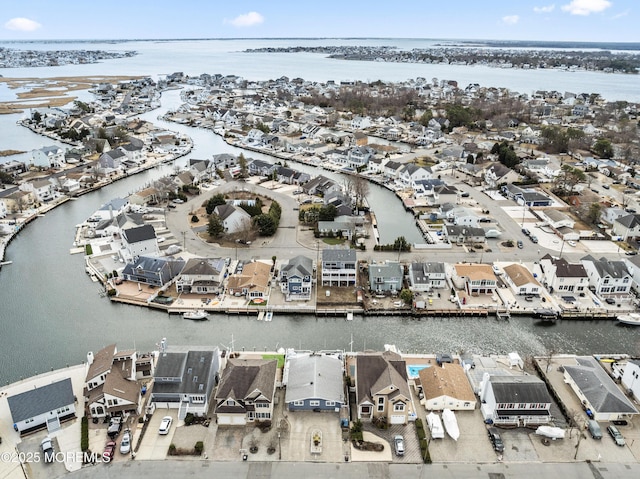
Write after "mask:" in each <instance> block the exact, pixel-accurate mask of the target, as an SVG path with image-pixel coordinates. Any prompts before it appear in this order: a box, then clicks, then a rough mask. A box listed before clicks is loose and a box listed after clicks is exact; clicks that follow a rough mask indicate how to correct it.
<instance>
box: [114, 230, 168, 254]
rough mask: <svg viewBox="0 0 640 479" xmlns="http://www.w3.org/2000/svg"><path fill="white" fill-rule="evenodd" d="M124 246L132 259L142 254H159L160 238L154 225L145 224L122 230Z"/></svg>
mask: <svg viewBox="0 0 640 479" xmlns="http://www.w3.org/2000/svg"><path fill="white" fill-rule="evenodd" d="M122 246H123V249H124V250H125V251H126V252H127V253H128V256H129V257H130V258H132V259H135V258H137V257H138V256H141V255H146V256H158V255H159V254H160V249H159V248H158V238H157V237H156V230H154V229H153V226H151V225H148V224H144V225H142V226H136V227H133V228H127V229H123V230H122Z"/></svg>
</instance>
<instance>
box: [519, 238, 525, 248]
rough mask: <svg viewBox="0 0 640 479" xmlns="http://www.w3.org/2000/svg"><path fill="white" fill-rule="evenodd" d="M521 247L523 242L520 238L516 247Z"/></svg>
mask: <svg viewBox="0 0 640 479" xmlns="http://www.w3.org/2000/svg"><path fill="white" fill-rule="evenodd" d="M522 248H524V243H523V242H522V240H518V249H522Z"/></svg>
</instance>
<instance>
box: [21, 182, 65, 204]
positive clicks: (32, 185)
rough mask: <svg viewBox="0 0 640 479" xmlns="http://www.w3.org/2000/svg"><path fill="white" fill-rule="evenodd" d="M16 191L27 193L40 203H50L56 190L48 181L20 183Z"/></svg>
mask: <svg viewBox="0 0 640 479" xmlns="http://www.w3.org/2000/svg"><path fill="white" fill-rule="evenodd" d="M18 189H20V190H21V191H28V192H29V193H31V194H32V195H33V196H34V197H35V198H36V200H38V201H40V202H41V203H44V202H46V201H51V200H52V199H54V198H55V197H56V196H57V195H56V189H55V187H54V185H53V183H51V182H50V181H49V180H34V181H27V182H24V183H22V184H21V185H20V186H19V187H18Z"/></svg>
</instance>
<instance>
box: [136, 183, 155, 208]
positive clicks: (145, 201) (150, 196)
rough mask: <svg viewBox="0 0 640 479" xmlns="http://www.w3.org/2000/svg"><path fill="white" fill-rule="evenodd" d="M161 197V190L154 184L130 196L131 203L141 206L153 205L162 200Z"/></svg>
mask: <svg viewBox="0 0 640 479" xmlns="http://www.w3.org/2000/svg"><path fill="white" fill-rule="evenodd" d="M161 197H162V195H161V194H160V191H158V190H157V189H156V188H154V187H153V186H150V187H149V188H145V189H143V190H140V191H137V192H135V193H133V194H132V195H131V196H129V203H131V204H132V205H141V206H144V205H151V204H156V203H157V202H158V201H160V198H161Z"/></svg>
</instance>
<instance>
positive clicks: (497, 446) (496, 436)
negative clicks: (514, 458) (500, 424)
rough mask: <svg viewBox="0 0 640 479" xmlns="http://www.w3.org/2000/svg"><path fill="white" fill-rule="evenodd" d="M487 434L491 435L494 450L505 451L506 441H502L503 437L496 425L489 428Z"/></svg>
mask: <svg viewBox="0 0 640 479" xmlns="http://www.w3.org/2000/svg"><path fill="white" fill-rule="evenodd" d="M487 434H488V435H489V440H490V441H491V445H492V446H493V450H494V451H496V452H503V451H504V443H503V442H502V438H501V437H500V433H499V432H498V430H497V429H496V428H495V427H490V428H489V429H488V430H487Z"/></svg>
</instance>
